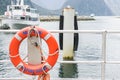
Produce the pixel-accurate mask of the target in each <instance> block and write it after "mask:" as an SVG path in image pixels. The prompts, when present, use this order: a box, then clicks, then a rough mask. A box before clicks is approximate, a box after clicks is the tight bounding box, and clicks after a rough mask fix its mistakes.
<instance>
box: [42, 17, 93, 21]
mask: <svg viewBox="0 0 120 80" xmlns="http://www.w3.org/2000/svg"><path fill="white" fill-rule="evenodd" d="M59 19H60V16H40V21H59ZM77 19H78V21H88V20H95V19H94V17H91V16H77Z"/></svg>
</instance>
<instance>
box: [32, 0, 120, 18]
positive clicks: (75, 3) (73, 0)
mask: <svg viewBox="0 0 120 80" xmlns="http://www.w3.org/2000/svg"><path fill="white" fill-rule="evenodd" d="M50 1H51V4H55V3H56V2H57V1H58V2H59V4H58V5H54V9H56V11H55V14H60V13H56V12H57V11H58V12H60V11H62V10H61V9H63V8H64V7H66V6H68V5H70V6H71V7H73V8H75V10H76V11H77V12H78V14H79V15H90V14H92V13H94V14H95V15H98V16H101V15H102V16H107V15H114V14H113V12H112V10H111V9H110V6H108V5H107V4H106V2H105V1H104V0H64V2H63V0H49V2H50ZM54 1H55V2H54ZM60 1H61V2H60ZM31 2H32V3H34V4H36V5H38V6H39V9H40V7H43V8H46V9H49V10H52V9H51V8H52V7H51V6H50V5H49V2H48V5H46V7H45V6H44V4H47V2H46V0H44V1H43V0H31ZM119 2H120V1H119ZM41 3H44V4H41ZM34 7H35V6H34ZM58 7H59V8H60V9H58Z"/></svg>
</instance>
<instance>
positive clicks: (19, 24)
mask: <svg viewBox="0 0 120 80" xmlns="http://www.w3.org/2000/svg"><path fill="white" fill-rule="evenodd" d="M4 24H7V25H8V26H9V27H10V29H22V28H24V27H27V26H39V25H40V21H28V20H14V19H3V20H2V25H4Z"/></svg>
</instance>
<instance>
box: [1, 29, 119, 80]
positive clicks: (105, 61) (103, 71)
mask: <svg viewBox="0 0 120 80" xmlns="http://www.w3.org/2000/svg"><path fill="white" fill-rule="evenodd" d="M17 31H19V30H0V32H17ZM48 31H50V32H51V33H93V34H101V35H102V60H100V61H98V60H97V61H57V62H58V63H70V64H71V63H79V64H101V80H106V78H105V72H106V71H105V70H106V68H105V67H106V64H120V61H107V59H106V57H107V56H106V40H107V37H106V35H107V34H109V33H115V34H116V33H120V30H48ZM5 62H10V60H0V63H5ZM0 80H21V79H13V78H12V79H11V78H0ZM22 80H25V79H22ZM61 80H62V79H61ZM65 80H66V79H65ZM73 80H74V79H73Z"/></svg>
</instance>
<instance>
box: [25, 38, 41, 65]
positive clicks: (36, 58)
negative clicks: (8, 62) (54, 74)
mask: <svg viewBox="0 0 120 80" xmlns="http://www.w3.org/2000/svg"><path fill="white" fill-rule="evenodd" d="M39 40H40V39H39V37H36V36H33V37H28V38H27V48H28V50H27V51H28V63H29V64H32V65H38V64H41V56H42V55H41V54H42V53H41V52H42V51H41V48H40V45H41V43H40V41H39ZM35 43H36V44H38V46H35Z"/></svg>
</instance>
